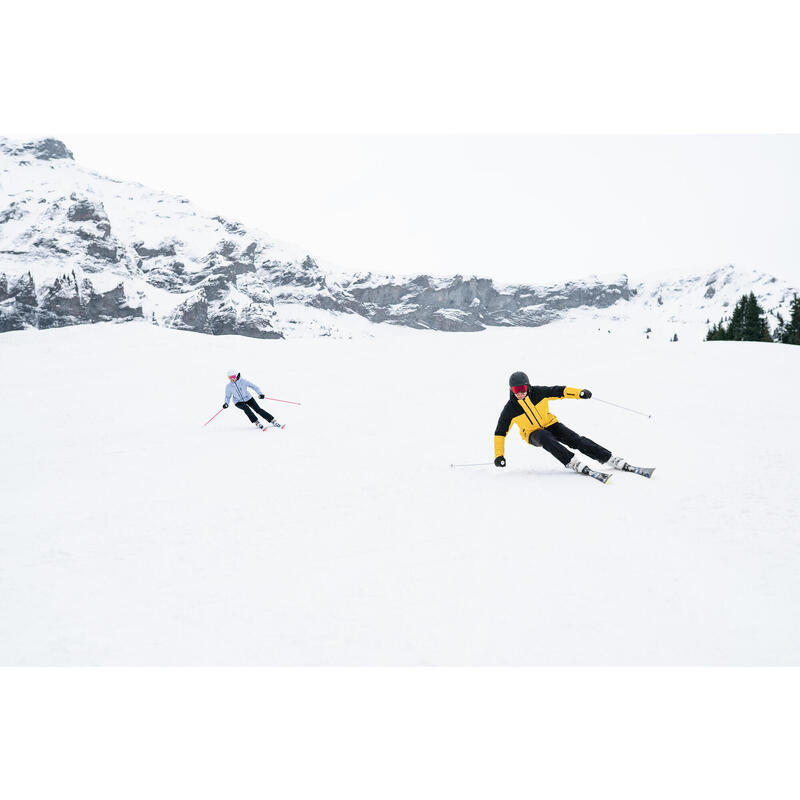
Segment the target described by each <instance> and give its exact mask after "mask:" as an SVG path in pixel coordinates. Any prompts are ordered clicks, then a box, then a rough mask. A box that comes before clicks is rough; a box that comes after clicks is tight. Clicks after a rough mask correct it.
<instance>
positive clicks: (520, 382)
mask: <svg viewBox="0 0 800 800" xmlns="http://www.w3.org/2000/svg"><path fill="white" fill-rule="evenodd" d="M530 383H531V382H530V381H529V380H528V376H527V375H526V374H525V373H524V372H512V373H511V377H510V378H509V379H508V386H509V388H510V387H512V386H530Z"/></svg>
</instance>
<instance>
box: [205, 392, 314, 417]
mask: <svg viewBox="0 0 800 800" xmlns="http://www.w3.org/2000/svg"><path fill="white" fill-rule="evenodd" d="M264 399H265V400H275V401H276V402H278V403H291V404H292V405H293V406H301V405H303V404H302V403H296V402H295V401H294V400H281V399H280V398H279V397H265V398H264ZM212 419H213V417H212Z"/></svg>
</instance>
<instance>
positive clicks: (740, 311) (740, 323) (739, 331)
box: [725, 295, 747, 342]
mask: <svg viewBox="0 0 800 800" xmlns="http://www.w3.org/2000/svg"><path fill="white" fill-rule="evenodd" d="M746 308H747V295H742V297H741V299H740V300H739V302H738V303H737V304H736V308H734V309H733V314H731V321H730V323H729V324H728V327H727V330H726V331H725V338H726V339H728V340H729V341H733V342H743V341H744V319H745V309H746Z"/></svg>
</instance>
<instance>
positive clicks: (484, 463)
mask: <svg viewBox="0 0 800 800" xmlns="http://www.w3.org/2000/svg"><path fill="white" fill-rule="evenodd" d="M493 463H494V462H493V461H481V463H480V464H451V465H450V466H451V467H489V466H491V465H492V464H493Z"/></svg>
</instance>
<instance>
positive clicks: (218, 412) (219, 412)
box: [203, 408, 225, 428]
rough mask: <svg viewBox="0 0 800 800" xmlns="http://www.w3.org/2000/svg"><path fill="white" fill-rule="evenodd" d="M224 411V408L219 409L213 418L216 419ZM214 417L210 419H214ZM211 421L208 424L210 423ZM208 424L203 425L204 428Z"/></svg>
mask: <svg viewBox="0 0 800 800" xmlns="http://www.w3.org/2000/svg"><path fill="white" fill-rule="evenodd" d="M224 410H225V409H224V408H221V409H220V410H219V411H217V413H216V414H214V417H216V416H217V415H218V414H221V413H222V412H223V411H224ZM214 417H211V419H214ZM211 419H210V420H209V421H208V422H211ZM208 422H206V423H205V425H203V427H204V428H205V426H206V425H208Z"/></svg>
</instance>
